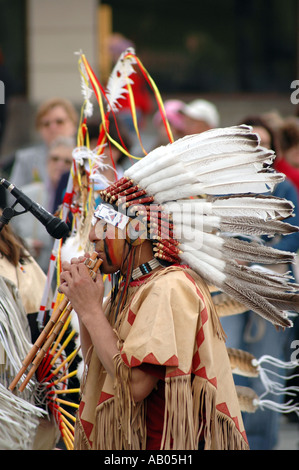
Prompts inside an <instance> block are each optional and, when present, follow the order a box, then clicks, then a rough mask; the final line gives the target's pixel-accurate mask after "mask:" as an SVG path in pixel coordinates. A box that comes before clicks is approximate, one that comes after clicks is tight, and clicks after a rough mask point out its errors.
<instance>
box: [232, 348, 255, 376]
mask: <svg viewBox="0 0 299 470" xmlns="http://www.w3.org/2000/svg"><path fill="white" fill-rule="evenodd" d="M227 353H228V357H229V361H230V365H231V368H232V372H233V374H238V375H244V376H245V377H258V376H259V367H258V365H256V364H255V357H254V356H253V355H252V354H250V353H248V352H247V351H242V350H241V349H235V348H227Z"/></svg>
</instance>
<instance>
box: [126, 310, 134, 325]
mask: <svg viewBox="0 0 299 470" xmlns="http://www.w3.org/2000/svg"><path fill="white" fill-rule="evenodd" d="M135 318H136V315H135V313H133V312H132V310H131V309H130V310H129V314H128V322H129V323H130V325H131V326H132V325H133V323H134V320H135Z"/></svg>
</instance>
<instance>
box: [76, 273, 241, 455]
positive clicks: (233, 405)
mask: <svg viewBox="0 0 299 470" xmlns="http://www.w3.org/2000/svg"><path fill="white" fill-rule="evenodd" d="M116 304H117V302H116ZM107 312H108V313H107V316H108V318H109V319H110V322H111V324H112V325H113V327H114V329H115V331H116V333H117V335H118V338H119V350H120V352H119V354H117V355H116V357H115V358H114V360H115V371H116V373H115V377H116V378H115V380H114V381H113V379H112V378H111V377H110V376H109V375H108V374H106V373H105V371H104V370H103V366H102V365H101V363H100V361H99V359H98V357H97V355H96V353H95V351H94V350H93V349H92V348H91V350H90V352H89V354H88V359H87V361H86V375H85V377H84V379H83V381H82V400H81V403H80V407H79V410H78V416H77V420H76V431H75V449H98V450H123V449H132V450H139V449H141V450H142V449H151V450H153V449H164V450H169V449H172V450H193V449H198V448H204V449H213V450H214V449H219V450H225V449H228V450H230V449H231V450H232V449H236V450H240V449H241V450H243V449H248V442H247V439H246V434H245V431H244V426H243V421H242V417H241V413H240V408H239V403H238V398H237V394H236V390H235V385H234V381H233V377H232V372H231V366H230V362H229V358H228V355H227V351H226V346H225V335H224V332H223V330H222V327H221V325H220V321H219V318H218V315H217V313H216V310H215V307H214V305H213V302H212V300H211V297H210V293H209V289H208V287H207V285H206V284H205V283H204V282H203V281H202V280H201V278H200V277H199V276H198V275H197V274H196V273H195V272H194V271H192V270H190V269H188V268H185V267H182V266H178V267H174V266H172V267H169V268H165V269H163V270H161V271H158V272H156V273H154V274H152V275H149V276H145V277H144V278H142V279H139V280H136V281H133V282H131V284H130V286H129V288H128V296H127V300H126V304H125V306H124V308H123V310H122V311H121V312H120V313H119V315H118V317H117V319H116V320H115V319H114V309H113V308H111V305H110V304H109V303H108V306H107ZM132 367H141V368H142V369H144V370H146V371H147V372H149V373H152V374H154V375H156V376H157V377H158V378H159V380H158V383H157V387H156V388H155V389H154V390H153V391H152V392H151V393H150V395H149V396H148V397H147V398H146V399H145V400H144V401H143V402H140V403H134V401H133V399H132V396H131V393H130V373H131V369H132Z"/></svg>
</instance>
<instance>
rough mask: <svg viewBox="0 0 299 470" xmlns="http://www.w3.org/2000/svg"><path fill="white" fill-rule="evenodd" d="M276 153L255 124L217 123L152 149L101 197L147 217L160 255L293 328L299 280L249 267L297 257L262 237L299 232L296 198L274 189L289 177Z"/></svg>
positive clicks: (281, 261)
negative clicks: (276, 166) (277, 166)
mask: <svg viewBox="0 0 299 470" xmlns="http://www.w3.org/2000/svg"><path fill="white" fill-rule="evenodd" d="M274 158H275V154H274V152H272V151H271V150H268V149H265V148H263V147H261V146H260V143H259V138H258V136H257V135H256V134H254V133H253V132H252V129H251V128H250V127H248V126H245V125H242V126H235V127H229V128H224V129H213V130H210V131H207V132H204V133H202V134H198V135H191V136H186V137H184V138H182V139H180V140H178V141H176V142H174V143H171V144H169V145H167V146H165V147H164V146H162V147H159V148H157V149H155V150H153V151H152V152H150V153H149V154H148V155H147V156H145V157H144V158H143V159H142V160H140V161H139V162H137V163H136V164H134V165H133V166H132V167H130V168H129V169H128V170H126V172H125V174H124V177H123V178H122V179H121V180H119V181H118V182H116V183H115V184H113V185H112V186H110V187H109V188H107V189H106V190H103V191H102V192H101V196H102V199H103V200H104V201H105V202H107V203H110V204H113V205H114V207H115V206H116V207H117V209H118V210H121V211H124V210H126V211H127V213H128V211H129V213H130V214H129V215H132V214H133V213H134V216H135V217H136V216H137V217H139V218H142V217H143V219H142V220H143V222H144V220H146V223H147V225H148V230H149V234H150V237H151V238H152V241H153V244H154V252H155V256H156V257H157V258H160V259H163V260H168V261H170V262H172V263H180V264H187V265H189V266H190V267H191V268H192V269H194V271H196V272H197V273H198V274H199V275H200V276H202V277H203V278H204V279H205V280H206V282H207V283H209V284H212V285H215V286H217V287H218V288H219V289H221V290H222V291H223V292H225V293H227V294H228V295H230V296H232V297H233V298H235V299H236V300H238V301H239V302H241V303H243V304H244V305H246V306H247V307H248V309H250V310H254V311H255V312H257V313H258V314H260V315H261V316H262V317H264V318H266V319H268V320H269V321H270V322H272V323H273V324H275V325H279V326H282V327H289V326H292V322H291V321H290V320H289V318H288V314H287V312H288V311H298V308H299V296H298V291H297V288H298V286H297V285H295V284H294V283H292V282H290V279H289V276H288V275H284V276H279V275H277V274H275V273H273V272H272V271H270V272H265V271H259V270H257V269H255V268H254V267H252V266H251V267H250V266H249V264H250V263H252V262H261V263H264V264H267V263H268V264H273V263H289V262H293V261H294V255H293V253H289V252H284V251H280V250H276V249H273V248H270V247H267V246H264V245H263V244H262V243H260V242H257V241H256V236H260V235H269V236H273V235H275V234H288V233H292V232H298V231H299V228H298V227H295V226H293V225H291V224H288V223H285V222H283V219H285V218H287V217H290V216H291V215H292V212H293V204H292V203H291V202H289V201H287V200H285V199H279V198H277V197H274V196H272V195H269V193H271V191H273V189H274V188H275V186H276V184H277V183H279V182H281V181H283V180H284V175H283V174H280V173H277V172H275V171H273V170H272V168H271V163H272V162H273V160H274ZM140 220H141V219H140ZM244 237H248V241H247V240H246V241H245V240H244ZM239 261H242V264H241V263H240V262H239ZM246 263H247V264H246Z"/></svg>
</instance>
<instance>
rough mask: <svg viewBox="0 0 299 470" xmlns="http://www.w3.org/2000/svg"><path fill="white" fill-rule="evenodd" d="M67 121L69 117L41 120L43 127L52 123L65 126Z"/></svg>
mask: <svg viewBox="0 0 299 470" xmlns="http://www.w3.org/2000/svg"><path fill="white" fill-rule="evenodd" d="M66 121H67V118H56V119H52V120H51V121H50V120H49V121H41V123H40V125H41V127H50V126H51V124H56V125H57V126H63V124H65V123H66Z"/></svg>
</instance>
